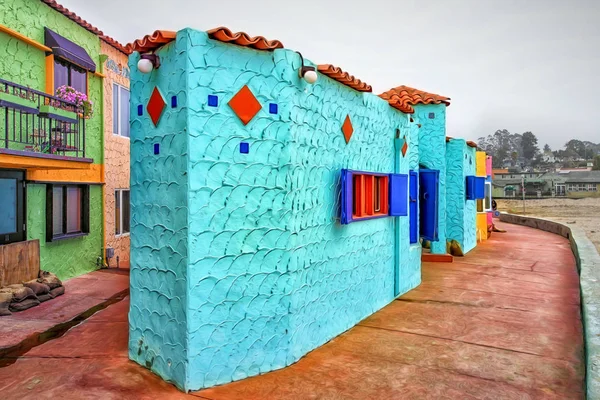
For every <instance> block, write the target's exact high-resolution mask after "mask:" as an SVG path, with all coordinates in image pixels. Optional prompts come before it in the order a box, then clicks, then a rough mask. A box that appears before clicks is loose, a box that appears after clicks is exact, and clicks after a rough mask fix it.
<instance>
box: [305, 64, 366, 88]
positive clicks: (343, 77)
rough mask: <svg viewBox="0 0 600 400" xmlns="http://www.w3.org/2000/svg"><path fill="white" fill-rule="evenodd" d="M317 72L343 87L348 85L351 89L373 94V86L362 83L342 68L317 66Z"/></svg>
mask: <svg viewBox="0 0 600 400" xmlns="http://www.w3.org/2000/svg"><path fill="white" fill-rule="evenodd" d="M317 71H319V72H320V73H322V74H323V75H325V76H328V77H330V78H331V79H333V80H336V81H338V82H339V83H341V84H342V85H346V86H348V87H351V88H352V89H354V90H357V91H359V92H372V91H373V88H372V87H371V85H369V84H367V83H366V82H363V81H361V80H360V79H358V78H355V77H354V76H353V75H350V74H349V73H348V72H345V71H343V70H342V69H341V68H339V67H336V66H334V65H331V64H319V65H318V66H317Z"/></svg>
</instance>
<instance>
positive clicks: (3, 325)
mask: <svg viewBox="0 0 600 400" xmlns="http://www.w3.org/2000/svg"><path fill="white" fill-rule="evenodd" d="M64 286H65V294H63V295H62V296H59V297H57V298H55V299H52V300H48V301H46V302H44V303H42V304H40V305H39V306H37V307H32V308H30V309H28V310H25V311H21V312H15V313H13V314H12V315H10V316H4V317H0V355H2V354H5V353H6V352H8V351H13V350H14V349H15V347H18V346H27V345H29V344H30V343H28V342H35V341H36V340H37V339H38V336H39V335H40V334H42V333H44V332H47V331H48V330H49V329H52V328H53V327H55V326H56V325H57V324H61V323H64V322H67V321H70V320H72V319H73V318H75V317H77V316H79V315H80V314H82V313H85V312H86V311H88V310H90V309H92V308H94V307H96V306H98V305H99V304H102V303H104V302H106V301H107V300H109V299H111V298H112V297H114V296H116V295H118V294H119V293H122V292H124V291H126V290H127V289H129V270H117V269H103V270H99V271H94V272H90V273H88V274H85V275H81V276H78V277H76V278H72V279H69V280H66V281H65V282H64ZM0 398H1V396H0Z"/></svg>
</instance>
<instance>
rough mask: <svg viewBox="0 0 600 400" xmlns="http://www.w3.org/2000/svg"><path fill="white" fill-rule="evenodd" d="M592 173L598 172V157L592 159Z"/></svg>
mask: <svg viewBox="0 0 600 400" xmlns="http://www.w3.org/2000/svg"><path fill="white" fill-rule="evenodd" d="M592 170H593V171H600V156H596V157H594V166H593V167H592Z"/></svg>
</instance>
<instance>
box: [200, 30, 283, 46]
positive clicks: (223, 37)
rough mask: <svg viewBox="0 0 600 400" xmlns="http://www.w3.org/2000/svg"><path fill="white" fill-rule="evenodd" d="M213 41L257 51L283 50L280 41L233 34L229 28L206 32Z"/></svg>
mask: <svg viewBox="0 0 600 400" xmlns="http://www.w3.org/2000/svg"><path fill="white" fill-rule="evenodd" d="M206 33H207V34H208V36H209V37H210V38H211V39H215V40H218V41H221V42H224V43H230V42H233V43H235V44H237V45H239V46H245V47H252V48H254V49H257V50H275V49H283V48H284V47H283V43H281V42H280V41H279V40H269V39H267V38H265V37H264V36H250V35H248V34H247V33H246V32H235V33H234V32H232V31H231V30H230V29H229V28H226V27H224V26H219V27H217V28H214V29H210V30H208V31H206Z"/></svg>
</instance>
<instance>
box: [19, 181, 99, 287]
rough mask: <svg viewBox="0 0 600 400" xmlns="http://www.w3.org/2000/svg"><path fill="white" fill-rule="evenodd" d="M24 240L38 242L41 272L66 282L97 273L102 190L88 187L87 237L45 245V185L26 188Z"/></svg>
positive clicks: (96, 186) (32, 185) (97, 187)
mask: <svg viewBox="0 0 600 400" xmlns="http://www.w3.org/2000/svg"><path fill="white" fill-rule="evenodd" d="M27 210H28V211H27V239H28V240H31V239H40V268H42V269H43V270H46V271H50V272H54V273H55V274H56V275H58V277H59V278H60V279H68V278H72V277H74V276H77V275H81V274H84V273H86V272H90V271H93V270H95V269H97V266H96V260H97V259H98V257H99V256H101V251H102V188H101V187H100V186H99V185H94V186H91V187H90V234H89V235H87V236H83V237H79V238H74V239H66V240H59V241H56V242H52V243H46V240H45V238H46V211H45V210H46V185H43V184H28V185H27Z"/></svg>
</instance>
